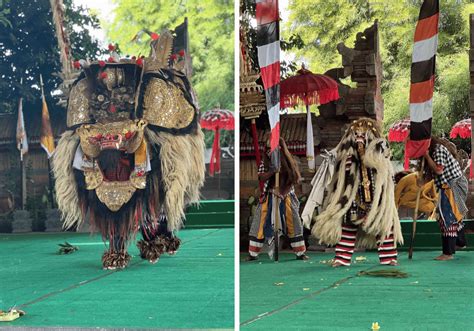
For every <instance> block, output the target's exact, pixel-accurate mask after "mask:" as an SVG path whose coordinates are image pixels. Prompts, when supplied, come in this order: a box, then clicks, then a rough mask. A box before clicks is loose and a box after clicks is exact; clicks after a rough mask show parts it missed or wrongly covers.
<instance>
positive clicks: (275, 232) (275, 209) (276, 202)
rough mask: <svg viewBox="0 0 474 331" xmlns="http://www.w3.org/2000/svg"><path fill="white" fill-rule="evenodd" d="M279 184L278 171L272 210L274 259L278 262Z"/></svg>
mask: <svg viewBox="0 0 474 331" xmlns="http://www.w3.org/2000/svg"><path fill="white" fill-rule="evenodd" d="M279 186H280V172H277V173H275V187H274V191H275V192H276V193H277V194H273V208H272V209H273V212H274V220H275V224H274V226H273V235H274V240H273V243H274V253H273V254H274V255H273V257H274V261H275V262H278V259H279V251H278V249H279V246H280V227H281V226H280V208H279V207H280V198H279V196H278V193H279Z"/></svg>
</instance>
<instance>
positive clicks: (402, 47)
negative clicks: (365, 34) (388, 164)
mask: <svg viewBox="0 0 474 331" xmlns="http://www.w3.org/2000/svg"><path fill="white" fill-rule="evenodd" d="M422 2H423V1H422V0H409V1H388V0H386V1H366V0H351V1H347V0H325V1H313V0H291V1H290V3H289V11H290V16H289V20H288V22H285V23H284V30H283V31H282V33H283V35H285V34H286V35H290V34H295V33H296V34H298V35H300V36H301V38H302V39H303V42H304V47H303V48H301V49H300V50H296V51H295V54H296V55H297V58H298V60H300V61H305V62H307V63H308V64H309V67H310V68H311V69H312V70H313V71H314V72H325V71H326V70H328V69H331V68H334V67H338V66H341V56H340V55H339V54H338V53H337V50H336V45H337V44H338V43H339V42H344V43H345V44H346V45H347V46H349V47H352V46H353V43H354V41H355V37H356V34H357V33H358V32H361V31H363V30H364V29H366V28H367V27H369V26H370V25H372V24H373V23H374V21H375V20H378V21H379V33H380V44H381V56H382V63H383V85H382V94H383V97H384V101H385V111H384V126H385V129H388V127H389V126H390V125H391V124H392V123H394V122H395V121H397V120H400V119H403V118H406V117H408V116H409V90H410V66H411V55H412V49H413V36H414V31H415V26H416V21H417V20H418V15H419V11H420V6H421V3H422ZM471 12H474V4H471V1H467V0H455V1H453V0H440V30H439V47H438V56H437V59H436V60H437V68H436V71H437V78H436V86H435V94H434V110H433V113H434V118H433V132H434V133H435V134H438V135H442V134H448V133H449V130H450V128H451V126H452V125H453V124H454V123H455V122H457V121H459V120H461V119H463V118H467V117H468V116H469V59H468V49H469V20H468V16H469V13H471Z"/></svg>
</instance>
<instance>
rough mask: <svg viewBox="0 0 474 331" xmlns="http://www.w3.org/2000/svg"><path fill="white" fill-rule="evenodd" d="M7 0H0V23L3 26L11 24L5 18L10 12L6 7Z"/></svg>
mask: <svg viewBox="0 0 474 331" xmlns="http://www.w3.org/2000/svg"><path fill="white" fill-rule="evenodd" d="M6 2H7V0H5V1H4V0H0V24H2V25H3V26H4V27H11V26H12V24H11V23H10V21H9V20H8V18H7V15H8V14H10V9H8V8H6V6H5V4H6Z"/></svg>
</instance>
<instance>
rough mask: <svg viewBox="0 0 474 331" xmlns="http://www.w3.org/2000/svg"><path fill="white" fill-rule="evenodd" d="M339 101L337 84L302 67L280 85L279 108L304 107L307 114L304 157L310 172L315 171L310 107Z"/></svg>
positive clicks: (329, 78)
mask: <svg viewBox="0 0 474 331" xmlns="http://www.w3.org/2000/svg"><path fill="white" fill-rule="evenodd" d="M337 99H339V89H338V85H337V82H336V81H335V80H334V79H332V78H331V77H328V76H326V75H320V74H313V73H312V72H311V71H309V70H307V69H305V67H304V66H303V67H302V68H301V69H300V70H298V71H297V74H296V75H295V76H292V77H289V78H287V79H285V80H283V81H282V82H281V85H280V107H281V108H282V109H283V108H288V107H296V106H297V105H305V106H306V112H307V132H306V157H307V158H308V166H309V169H310V170H314V169H315V163H314V142H313V124H312V123H311V113H310V111H309V106H310V105H323V104H326V103H329V102H331V101H335V100H337Z"/></svg>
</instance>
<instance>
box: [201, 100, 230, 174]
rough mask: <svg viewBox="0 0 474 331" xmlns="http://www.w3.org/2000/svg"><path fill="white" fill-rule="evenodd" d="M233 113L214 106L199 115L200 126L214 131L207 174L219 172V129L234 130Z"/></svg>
mask: <svg viewBox="0 0 474 331" xmlns="http://www.w3.org/2000/svg"><path fill="white" fill-rule="evenodd" d="M234 123H235V121H234V113H233V112H231V111H230V110H227V109H219V108H215V109H212V110H208V111H206V112H204V114H203V115H202V117H201V127H202V128H203V129H207V130H212V131H214V142H213V143H212V154H211V161H210V163H209V175H211V176H214V173H220V172H221V148H220V143H219V140H220V130H234Z"/></svg>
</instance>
